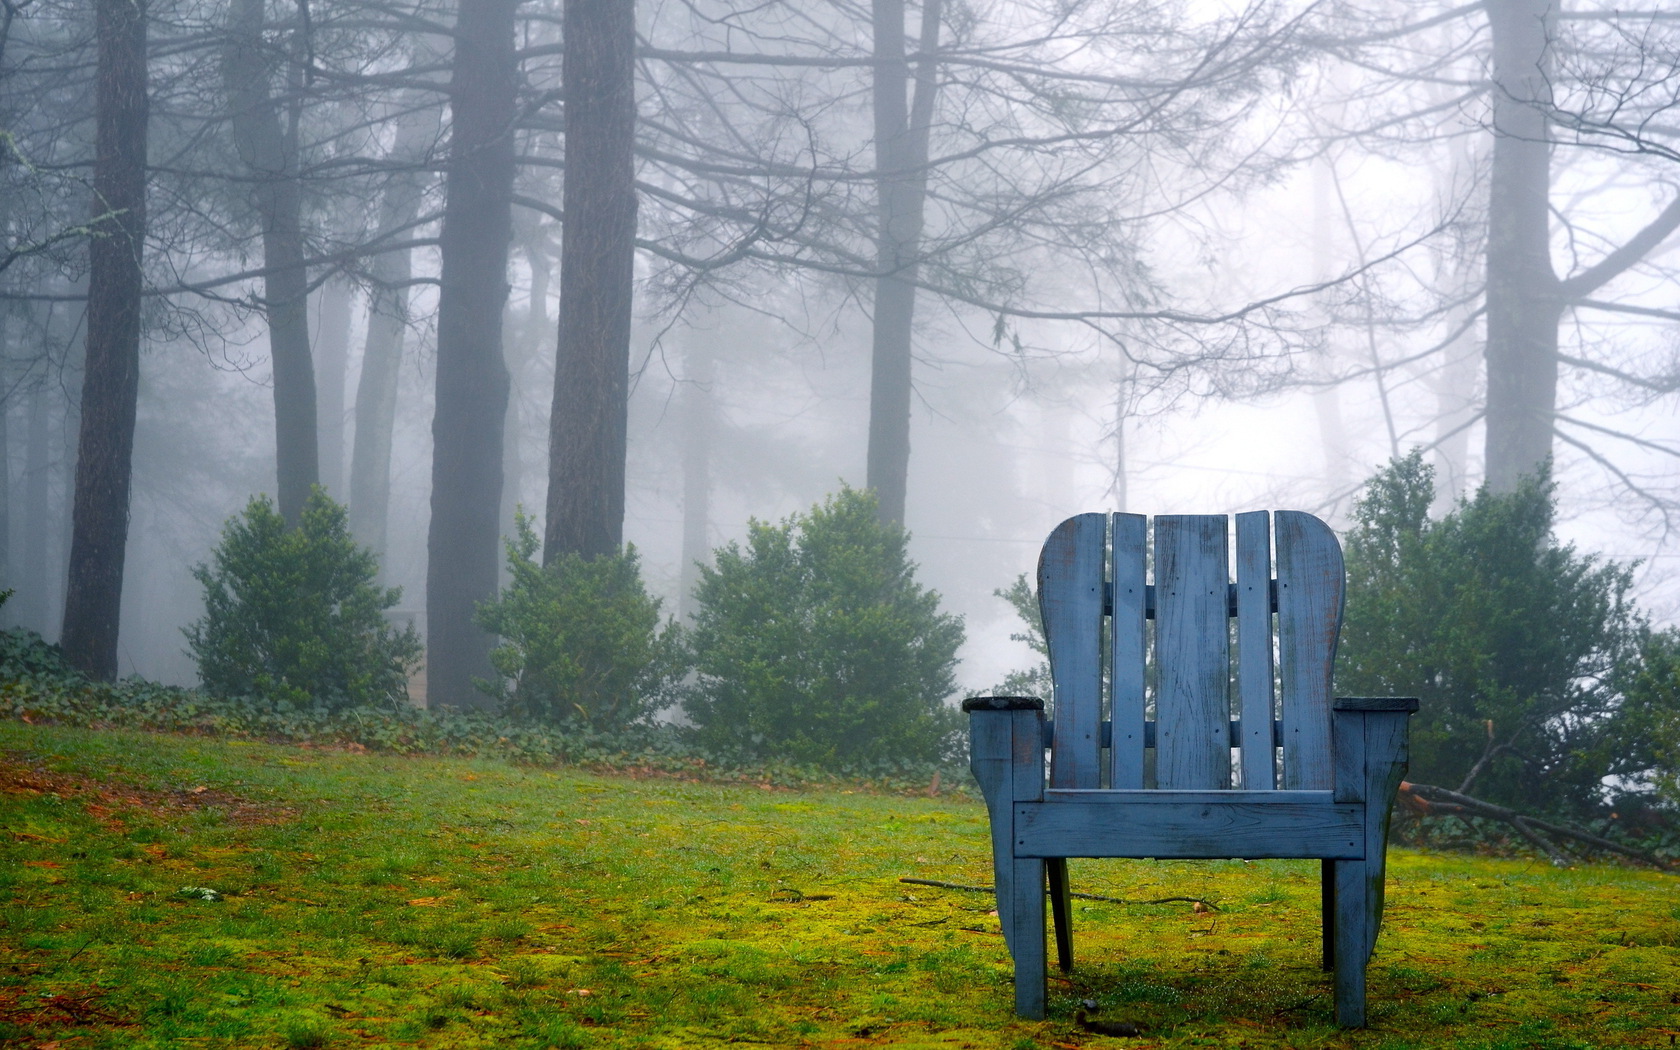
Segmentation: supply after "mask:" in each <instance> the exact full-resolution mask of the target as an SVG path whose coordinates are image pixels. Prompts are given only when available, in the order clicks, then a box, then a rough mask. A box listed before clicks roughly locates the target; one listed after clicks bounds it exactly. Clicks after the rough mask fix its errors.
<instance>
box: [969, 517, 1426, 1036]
mask: <svg viewBox="0 0 1680 1050" xmlns="http://www.w3.org/2000/svg"><path fill="white" fill-rule="evenodd" d="M1236 520H1237V554H1236V577H1237V579H1236V583H1234V584H1233V583H1231V582H1229V581H1230V576H1229V570H1228V568H1227V566H1228V560H1227V558H1228V543H1227V531H1228V519H1227V518H1225V517H1224V516H1204V515H1176V516H1161V517H1157V518H1155V519H1154V541H1155V542H1154V552H1153V553H1154V558H1153V564H1154V579H1155V582H1154V583H1153V584H1150V583H1147V582H1145V581H1146V573H1147V568H1146V567H1147V566H1148V564H1149V561H1150V559H1149V552H1148V549H1147V542H1146V539H1147V537H1146V533H1147V532H1148V528H1149V519H1147V518H1145V517H1143V516H1142V515H1137V514H1114V515H1105V514H1081V515H1078V516H1077V517H1073V518H1069V519H1068V520H1067V521H1064V522H1063V523H1062V524H1061V525H1060V526H1058V527H1057V528H1056V530H1055V531H1054V532H1052V533H1051V534H1050V538H1049V539H1048V540H1047V541H1046V542H1045V544H1044V550H1043V553H1042V554H1041V555H1040V558H1039V564H1038V595H1039V598H1038V600H1039V608H1040V610H1041V611H1042V613H1043V616H1044V633H1045V637H1046V639H1047V641H1048V642H1049V649H1050V668H1051V674H1052V677H1053V679H1054V684H1055V689H1054V692H1055V696H1054V699H1055V704H1054V708H1053V714H1052V720H1051V721H1047V720H1046V719H1045V717H1044V703H1043V701H1042V700H1039V699H1035V698H1025V697H975V698H971V699H969V700H966V701H964V703H963V708H964V710H966V711H967V712H969V729H970V755H971V758H970V765H971V768H972V769H973V771H974V776H975V778H976V779H977V780H978V781H979V782H980V789H981V792H982V794H983V795H984V796H985V800H986V807H987V810H988V812H989V814H990V817H991V828H992V858H993V863H994V866H995V868H996V885H997V903H998V917H999V919H1000V920H1001V922H1002V925H1003V934H1004V939H1005V941H1006V943H1007V945H1008V948H1009V951H1010V954H1011V955H1012V956H1013V957H1014V961H1015V1010H1016V1012H1017V1013H1018V1014H1019V1015H1020V1016H1022V1017H1028V1018H1042V1017H1043V1016H1044V1007H1045V978H1046V974H1045V915H1044V910H1045V909H1044V902H1045V883H1046V880H1047V879H1048V882H1049V890H1050V898H1051V901H1050V903H1051V911H1052V913H1053V916H1054V922H1055V930H1056V950H1057V958H1058V961H1059V963H1060V965H1061V968H1062V969H1063V970H1069V969H1072V966H1073V942H1072V933H1071V930H1070V927H1069V919H1070V913H1069V912H1070V910H1069V907H1068V877H1067V870H1068V869H1067V858H1069V857H1159V858H1223V857H1242V858H1259V857H1307V858H1319V859H1320V860H1321V861H1322V907H1323V921H1324V947H1323V964H1324V966H1325V968H1326V969H1332V968H1333V969H1334V970H1335V978H1334V983H1335V998H1336V1020H1337V1022H1338V1023H1339V1024H1341V1025H1344V1026H1348V1027H1363V1026H1364V1024H1365V967H1366V963H1367V962H1368V960H1369V959H1370V956H1371V950H1372V948H1373V947H1374V945H1375V942H1376V937H1377V928H1378V926H1379V924H1380V922H1381V919H1382V904H1383V856H1384V851H1385V849H1386V847H1387V839H1388V821H1389V809H1390V806H1391V805H1392V803H1393V800H1394V793H1395V790H1396V788H1397V787H1398V785H1399V782H1400V778H1401V775H1402V774H1403V773H1404V772H1405V769H1406V749H1407V732H1408V718H1409V716H1410V715H1411V713H1412V712H1414V711H1416V710H1417V701H1416V700H1413V699H1402V698H1378V699H1346V698H1338V699H1332V697H1331V695H1330V671H1331V663H1332V661H1333V660H1334V657H1335V653H1336V642H1337V638H1338V636H1339V634H1340V632H1341V621H1342V590H1343V582H1344V573H1343V569H1342V552H1341V546H1340V545H1339V544H1338V543H1337V542H1336V537H1335V535H1334V534H1333V533H1332V532H1331V531H1330V529H1329V527H1327V526H1326V525H1325V524H1324V523H1323V522H1321V521H1319V520H1318V519H1317V518H1315V517H1313V516H1312V515H1310V514H1303V513H1299V512H1295V511H1278V512H1277V513H1276V515H1275V523H1276V536H1277V576H1276V578H1275V579H1274V578H1273V577H1272V571H1271V562H1272V557H1271V551H1272V543H1271V539H1272V532H1273V520H1274V516H1273V515H1271V514H1269V513H1268V512H1266V511H1256V512H1254V513H1250V514H1238V515H1237V516H1236ZM1105 562H1106V565H1105ZM1105 569H1106V572H1105ZM1274 617H1275V620H1276V624H1277V631H1276V636H1275V637H1276V643H1277V648H1276V652H1277V656H1278V662H1279V667H1278V669H1277V672H1278V673H1277V674H1276V675H1275V677H1274V674H1273V666H1272V657H1273V639H1274V635H1273V630H1272V624H1273V620H1274ZM1105 619H1106V620H1107V622H1108V624H1109V626H1110V628H1111V629H1110V631H1109V632H1108V638H1107V642H1108V649H1109V652H1108V653H1107V655H1106V659H1105V654H1104V652H1103V649H1104V631H1103V626H1104V621H1105ZM1231 619H1235V620H1236V628H1237V629H1236V653H1235V656H1236V659H1235V661H1233V660H1232V659H1231V656H1232V654H1231V652H1230V649H1231V642H1230V638H1231V632H1230V620H1231ZM1150 620H1153V621H1154V630H1153V632H1151V631H1150V630H1149V628H1148V626H1147V623H1148V621H1150ZM1151 645H1152V648H1153V656H1152V657H1151V656H1150V655H1149V653H1150V649H1151ZM1105 663H1106V664H1107V667H1108V669H1109V673H1108V674H1107V675H1105V674H1104V665H1105ZM1146 669H1147V671H1148V672H1152V675H1151V674H1150V673H1146ZM1151 677H1152V678H1153V682H1152V684H1150V680H1151ZM1105 678H1106V680H1107V684H1108V694H1109V695H1108V702H1107V704H1106V705H1105V704H1104V702H1103V700H1104V698H1103V693H1104V685H1105ZM1274 684H1275V685H1276V686H1277V690H1276V691H1277V692H1278V693H1280V694H1281V695H1280V697H1279V699H1281V712H1280V711H1278V710H1277V709H1276V708H1275V707H1274V704H1273V694H1274ZM1233 713H1234V717H1233ZM1151 715H1153V719H1151V717H1150V716H1151ZM1105 716H1106V717H1105ZM1046 749H1048V750H1049V751H1050V762H1049V767H1050V768H1049V779H1048V783H1046V778H1045V751H1046ZM1280 751H1281V758H1282V770H1281V778H1280V776H1279V769H1278V765H1279V764H1278V757H1279V752H1280ZM1233 752H1235V753H1236V754H1238V755H1240V762H1236V763H1234V762H1233V761H1232V757H1233ZM1233 766H1235V767H1236V769H1237V770H1238V771H1239V773H1238V776H1239V777H1240V785H1241V786H1240V787H1237V788H1233V787H1232V779H1233Z"/></svg>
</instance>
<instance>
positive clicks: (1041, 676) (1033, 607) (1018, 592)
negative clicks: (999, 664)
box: [991, 572, 1055, 702]
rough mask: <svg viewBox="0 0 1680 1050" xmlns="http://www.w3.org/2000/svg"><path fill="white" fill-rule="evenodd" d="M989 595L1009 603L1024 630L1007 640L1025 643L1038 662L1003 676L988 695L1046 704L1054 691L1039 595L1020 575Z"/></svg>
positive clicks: (1024, 576) (1024, 575)
mask: <svg viewBox="0 0 1680 1050" xmlns="http://www.w3.org/2000/svg"><path fill="white" fill-rule="evenodd" d="M992 595H993V596H994V597H997V598H1002V599H1003V600H1004V601H1006V602H1008V603H1009V607H1010V608H1011V609H1014V610H1015V615H1016V616H1019V617H1020V618H1021V626H1022V628H1023V630H1022V631H1021V632H1019V633H1016V634H1012V635H1010V636H1009V640H1010V641H1012V642H1025V643H1026V645H1027V648H1028V649H1030V650H1032V653H1033V655H1034V656H1036V657H1038V662H1037V663H1035V664H1033V665H1032V666H1031V667H1024V668H1021V669H1019V670H1015V671H1010V672H1009V673H1008V674H1006V675H1004V676H1003V681H1002V682H999V683H998V684H997V685H994V686H992V688H991V695H993V696H1036V697H1038V698H1039V699H1040V700H1044V701H1046V702H1048V701H1049V700H1050V698H1051V694H1052V693H1054V692H1055V687H1054V680H1053V679H1052V677H1051V674H1050V643H1049V642H1048V641H1047V640H1046V639H1045V637H1044V615H1043V613H1041V612H1040V611H1039V608H1038V592H1037V591H1036V590H1035V589H1034V588H1033V585H1032V583H1031V582H1029V581H1028V579H1027V574H1026V573H1024V572H1023V573H1021V574H1020V575H1018V576H1016V577H1015V582H1014V583H1011V584H1010V585H1009V587H1008V588H1007V589H1003V588H999V589H998V590H995V591H993V592H992Z"/></svg>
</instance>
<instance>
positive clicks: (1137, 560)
mask: <svg viewBox="0 0 1680 1050" xmlns="http://www.w3.org/2000/svg"><path fill="white" fill-rule="evenodd" d="M1113 523H1114V524H1113V533H1114V541H1113V553H1112V555H1111V556H1110V559H1109V565H1110V566H1111V569H1110V571H1111V573H1112V574H1113V577H1114V616H1113V620H1112V630H1111V632H1110V638H1111V640H1112V643H1113V658H1112V659H1111V660H1109V664H1108V666H1109V682H1110V684H1109V718H1110V719H1111V720H1112V722H1113V739H1112V741H1111V744H1112V746H1111V747H1110V749H1109V752H1108V759H1109V786H1110V787H1116V788H1141V787H1143V750H1144V739H1143V733H1144V730H1143V668H1144V644H1145V643H1144V639H1145V637H1146V636H1145V634H1144V630H1145V628H1144V616H1145V611H1144V603H1145V598H1146V595H1147V586H1146V568H1145V567H1146V564H1147V559H1146V558H1145V545H1146V544H1147V542H1148V534H1149V519H1148V518H1146V517H1144V516H1143V515H1142V514H1116V515H1114V517H1113Z"/></svg>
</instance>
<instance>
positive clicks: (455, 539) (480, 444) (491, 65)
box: [426, 0, 519, 707]
mask: <svg viewBox="0 0 1680 1050" xmlns="http://www.w3.org/2000/svg"><path fill="white" fill-rule="evenodd" d="M517 6H518V0H462V2H461V6H460V10H459V14H458V16H457V18H456V21H455V59H454V64H453V72H452V74H451V79H450V89H449V90H450V95H449V106H450V146H449V153H450V155H449V175H448V185H447V189H446V191H445V199H444V209H443V231H442V235H441V237H442V255H443V264H442V266H443V268H442V274H441V281H440V287H439V291H438V317H437V396H436V407H435V415H434V417H433V420H432V522H431V532H430V535H429V537H428V540H427V547H426V630H427V642H426V690H427V699H428V701H429V702H430V703H433V704H446V705H452V706H456V707H476V706H482V705H484V704H485V703H487V702H489V698H488V697H486V696H484V695H483V694H482V693H480V692H479V691H478V690H477V689H475V688H474V687H473V679H474V678H475V677H477V678H490V677H491V675H492V670H491V667H490V648H491V645H492V643H493V639H492V638H491V636H490V635H489V633H488V632H486V631H484V630H483V629H482V628H480V627H479V626H478V624H477V623H476V622H475V618H474V614H475V612H476V611H477V608H478V605H479V604H480V603H482V602H487V601H490V600H492V599H494V598H495V596H496V569H497V565H498V563H499V561H500V558H499V557H498V554H499V552H498V550H497V547H498V543H497V538H498V537H497V516H498V512H499V510H500V508H501V499H502V420H503V415H504V413H505V412H506V411H507V400H508V373H507V366H506V364H505V363H504V360H503V357H502V307H503V305H504V304H505V303H506V302H507V297H508V279H507V266H508V247H509V242H510V241H511V240H512V237H513V218H512V210H513V173H514V148H513V147H514V135H513V130H514V128H513V124H514V101H515V95H516V91H517V88H518V71H519V70H518V62H517V59H516V57H515V54H514V47H513V43H514V11H515V8H516V7H517Z"/></svg>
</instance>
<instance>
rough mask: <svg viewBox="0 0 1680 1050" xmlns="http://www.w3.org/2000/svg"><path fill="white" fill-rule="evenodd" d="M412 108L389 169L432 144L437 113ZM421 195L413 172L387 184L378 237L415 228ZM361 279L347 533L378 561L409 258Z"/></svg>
mask: <svg viewBox="0 0 1680 1050" xmlns="http://www.w3.org/2000/svg"><path fill="white" fill-rule="evenodd" d="M414 104H415V106H416V108H414V109H412V110H410V111H409V112H407V113H405V114H404V115H403V116H401V117H399V118H398V120H397V131H396V141H395V142H394V144H393V145H392V148H391V160H392V161H393V162H394V163H398V164H409V163H418V162H419V161H421V160H422V159H424V158H425V157H426V156H427V154H428V153H429V152H430V151H431V149H432V147H433V146H434V145H435V144H436V141H437V133H438V120H439V116H440V113H439V111H438V110H436V109H432V108H430V107H426V108H419V106H418V103H417V102H416V103H414ZM425 188H426V176H425V175H424V174H423V173H422V172H420V171H401V172H399V173H397V174H395V175H393V176H391V180H390V181H389V182H387V183H386V184H385V191H384V193H383V194H382V195H381V198H380V201H379V234H380V236H382V237H383V236H390V235H393V234H396V231H399V230H403V229H405V228H406V227H408V226H409V224H411V223H413V222H414V220H415V219H416V218H417V217H418V216H419V214H420V204H421V200H422V197H423V196H424V194H425ZM396 235H397V236H399V237H400V236H402V235H401V234H396ZM368 276H369V279H370V284H371V285H372V289H371V291H370V292H369V295H368V323H367V340H366V342H365V343H363V346H362V368H361V374H360V376H359V378H358V379H357V381H356V435H355V443H354V445H353V446H352V447H351V450H350V531H351V532H352V533H353V534H354V535H355V537H356V541H357V542H358V543H360V544H362V545H363V546H365V547H370V548H372V549H373V552H374V553H375V554H377V555H379V557H380V559H381V561H383V560H384V556H385V533H386V521H387V519H388V517H389V515H390V508H391V435H392V432H393V430H394V429H395V427H396V420H397V381H398V380H399V379H400V378H401V374H402V353H403V338H404V336H405V335H406V334H407V332H408V282H409V279H410V278H411V277H412V276H413V263H412V260H411V257H410V252H409V250H408V249H406V248H405V249H403V250H401V251H394V252H382V253H380V254H379V255H376V256H374V257H373V258H372V259H371V260H370V261H369V262H368Z"/></svg>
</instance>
